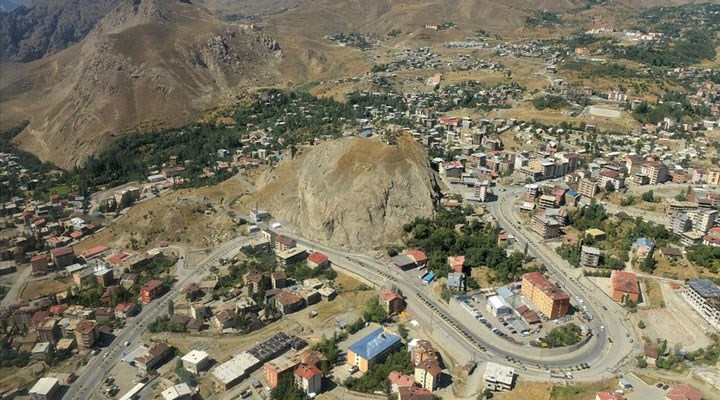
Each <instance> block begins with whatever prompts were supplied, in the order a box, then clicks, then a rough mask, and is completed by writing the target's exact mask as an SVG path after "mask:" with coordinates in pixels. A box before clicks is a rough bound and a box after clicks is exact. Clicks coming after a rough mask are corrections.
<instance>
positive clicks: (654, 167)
mask: <svg viewBox="0 0 720 400" xmlns="http://www.w3.org/2000/svg"><path fill="white" fill-rule="evenodd" d="M640 174H641V175H645V176H647V177H648V182H649V183H650V184H651V185H657V184H658V183H663V182H665V181H667V180H668V168H667V166H666V165H665V164H663V163H661V162H659V161H648V162H646V163H645V164H643V166H642V168H641V169H640Z"/></svg>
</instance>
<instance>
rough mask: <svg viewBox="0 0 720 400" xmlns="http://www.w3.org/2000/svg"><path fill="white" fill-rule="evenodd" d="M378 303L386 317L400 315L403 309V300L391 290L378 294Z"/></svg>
mask: <svg viewBox="0 0 720 400" xmlns="http://www.w3.org/2000/svg"><path fill="white" fill-rule="evenodd" d="M378 302H379V303H380V305H381V306H382V308H383V309H384V310H385V312H386V313H387V314H388V315H392V314H397V313H400V312H402V311H403V310H404V309H405V300H404V299H403V297H402V296H400V294H399V293H397V292H395V291H394V290H391V289H387V290H385V291H384V292H382V293H380V296H379V297H378Z"/></svg>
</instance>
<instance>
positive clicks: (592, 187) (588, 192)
mask: <svg viewBox="0 0 720 400" xmlns="http://www.w3.org/2000/svg"><path fill="white" fill-rule="evenodd" d="M597 191H598V186H597V182H595V181H594V180H592V179H590V178H582V179H580V181H579V182H578V189H577V192H578V194H579V195H580V196H582V197H585V198H588V199H592V198H593V197H595V195H596V194H597Z"/></svg>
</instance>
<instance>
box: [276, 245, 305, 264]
mask: <svg viewBox="0 0 720 400" xmlns="http://www.w3.org/2000/svg"><path fill="white" fill-rule="evenodd" d="M307 255H308V254H307V252H306V251H305V250H304V249H301V248H299V247H292V248H289V249H287V250H282V251H277V252H276V253H275V259H276V260H277V263H278V265H279V266H281V267H287V266H288V265H292V264H297V263H299V262H301V261H303V260H305V259H306V258H307Z"/></svg>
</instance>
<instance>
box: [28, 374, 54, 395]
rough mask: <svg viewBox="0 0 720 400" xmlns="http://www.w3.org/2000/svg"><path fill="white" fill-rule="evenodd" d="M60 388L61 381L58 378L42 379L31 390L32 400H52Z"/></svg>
mask: <svg viewBox="0 0 720 400" xmlns="http://www.w3.org/2000/svg"><path fill="white" fill-rule="evenodd" d="M59 388H60V381H59V380H58V379H57V378H40V380H38V381H37V383H36V384H35V385H34V386H33V387H32V388H31V389H30V391H29V393H30V399H31V400H52V399H53V398H54V397H55V394H56V393H57V391H58V389H59Z"/></svg>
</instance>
